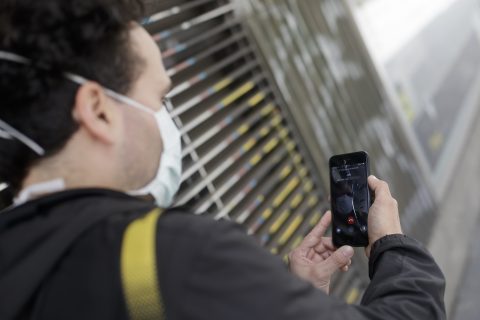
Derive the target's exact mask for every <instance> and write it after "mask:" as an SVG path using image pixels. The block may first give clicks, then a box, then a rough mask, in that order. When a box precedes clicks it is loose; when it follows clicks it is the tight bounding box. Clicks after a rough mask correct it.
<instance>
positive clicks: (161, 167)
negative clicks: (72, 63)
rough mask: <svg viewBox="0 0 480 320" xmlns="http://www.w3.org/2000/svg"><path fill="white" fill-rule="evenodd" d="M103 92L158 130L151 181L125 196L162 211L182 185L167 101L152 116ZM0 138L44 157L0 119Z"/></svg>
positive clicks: (12, 57) (3, 55) (13, 57)
mask: <svg viewBox="0 0 480 320" xmlns="http://www.w3.org/2000/svg"><path fill="white" fill-rule="evenodd" d="M0 59H3V60H8V61H12V62H16V63H21V64H28V63H29V60H28V59H26V58H24V57H22V56H19V55H17V54H14V53H10V52H5V51H0ZM65 77H66V78H68V79H69V80H71V81H73V82H75V83H77V84H79V85H83V84H84V83H85V82H87V81H88V80H87V79H85V78H83V77H81V76H79V75H76V74H71V73H65ZM104 90H105V92H106V94H107V95H108V96H110V97H111V98H113V99H115V100H117V101H118V102H121V103H123V104H126V105H128V106H130V107H133V108H136V109H139V110H141V111H143V112H147V113H149V114H150V115H152V116H153V117H154V118H155V122H156V124H157V127H158V131H159V137H160V138H161V139H162V141H163V152H162V155H161V158H160V162H159V164H158V170H157V173H156V175H155V177H154V179H153V180H152V181H151V182H150V183H148V184H147V185H146V186H145V187H143V188H141V189H139V190H133V191H129V192H128V194H130V195H133V196H147V195H151V196H153V198H154V199H155V203H156V204H157V205H158V206H159V207H163V208H165V207H168V206H170V205H171V204H172V202H173V198H174V196H175V194H176V193H177V191H178V188H179V187H180V184H181V181H182V149H181V148H182V143H181V136H180V131H179V130H178V128H177V126H176V125H175V123H174V122H173V120H172V118H171V117H170V115H169V114H168V110H167V108H168V107H170V106H171V104H170V102H169V100H168V99H167V100H166V102H165V103H164V105H163V107H162V108H161V109H160V110H159V111H157V112H155V111H154V110H152V109H150V108H148V107H146V106H145V105H143V104H141V103H139V102H138V101H135V100H133V99H131V98H129V97H127V96H124V95H122V94H120V93H117V92H115V91H112V90H110V89H107V88H105V89H104ZM0 138H4V139H17V140H18V141H20V142H22V143H23V144H25V145H26V146H27V147H29V148H30V149H31V150H33V151H34V152H35V153H36V154H38V155H39V156H43V155H45V150H44V149H43V148H42V147H41V146H40V145H39V144H38V143H36V142H35V141H33V140H32V139H30V138H29V137H27V136H26V135H24V134H23V133H21V132H19V131H18V130H16V129H15V128H13V127H11V126H10V125H9V124H7V123H6V122H5V121H3V120H1V119H0Z"/></svg>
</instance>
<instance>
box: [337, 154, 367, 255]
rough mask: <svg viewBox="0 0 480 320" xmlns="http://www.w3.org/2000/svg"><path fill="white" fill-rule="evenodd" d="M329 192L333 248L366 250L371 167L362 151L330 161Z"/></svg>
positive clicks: (338, 156) (339, 156)
mask: <svg viewBox="0 0 480 320" xmlns="http://www.w3.org/2000/svg"><path fill="white" fill-rule="evenodd" d="M329 166H330V189H331V197H330V198H331V207H332V215H333V220H332V227H333V231H332V234H333V235H332V238H333V243H334V245H335V246H336V247H341V246H343V245H350V246H354V247H366V246H368V244H369V240H368V210H369V208H370V190H369V187H368V181H367V179H368V176H369V175H370V165H369V159H368V154H367V153H366V152H364V151H361V152H354V153H349V154H342V155H336V156H333V157H331V158H330V161H329Z"/></svg>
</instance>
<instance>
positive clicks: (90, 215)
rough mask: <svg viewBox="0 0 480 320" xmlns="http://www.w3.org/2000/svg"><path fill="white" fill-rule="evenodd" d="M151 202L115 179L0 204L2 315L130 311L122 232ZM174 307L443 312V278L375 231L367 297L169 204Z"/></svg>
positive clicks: (167, 244)
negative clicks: (316, 280) (324, 286)
mask: <svg viewBox="0 0 480 320" xmlns="http://www.w3.org/2000/svg"><path fill="white" fill-rule="evenodd" d="M152 209H153V206H152V204H150V203H148V202H145V201H141V200H137V199H135V198H132V197H129V196H127V195H124V194H122V193H117V192H113V191H108V190H94V189H92V190H90V189H89V190H75V191H65V192H61V193H57V194H53V195H50V196H47V197H43V198H40V199H37V200H34V201H30V202H28V203H26V204H24V205H22V206H19V207H16V208H11V209H7V210H5V211H4V212H2V213H0V319H2V320H7V319H11V318H18V319H48V320H54V319H103V320H105V319H116V320H121V319H127V315H126V307H125V301H124V297H123V294H122V286H121V280H120V264H119V261H120V248H121V241H122V237H123V232H124V230H125V228H126V226H127V225H128V224H129V223H130V222H131V221H133V220H134V219H136V218H138V217H140V216H142V215H144V214H146V213H148V212H149V211H150V210H152ZM157 241H158V243H157V249H158V252H157V258H158V266H159V271H158V273H159V275H158V278H159V282H160V287H161V292H162V295H163V299H164V304H165V307H166V313H167V319H208V320H215V319H222V320H235V319H239V320H240V319H241V320H245V319H249V320H251V319H262V320H266V319H274V320H283V319H295V320H298V319H303V320H308V319H311V320H314V319H315V320H320V319H329V320H333V319H342V320H348V319H355V320H362V319H382V320H386V319H388V320H393V319H402V320H405V319H445V310H444V305H443V292H444V286H445V282H444V278H443V275H442V273H441V271H440V270H439V268H438V266H437V265H436V264H435V262H434V260H433V259H432V257H431V256H430V254H429V253H428V252H427V251H426V250H425V249H424V248H423V247H422V245H421V244H420V243H418V242H416V241H415V240H412V239H410V238H408V237H405V236H399V235H397V236H389V237H385V238H383V239H381V240H379V241H378V242H377V243H375V245H374V246H373V249H372V254H371V258H370V277H371V280H372V281H371V284H370V285H369V287H368V289H367V291H366V293H365V295H364V297H363V300H362V304H361V305H347V304H346V303H345V302H343V301H341V300H339V299H336V298H333V297H329V296H327V295H326V294H324V293H323V292H321V291H320V290H317V289H315V288H313V287H312V286H311V285H310V284H308V283H306V282H304V281H302V280H300V279H298V278H297V277H296V276H294V275H292V274H290V273H289V272H288V270H287V268H286V267H285V265H284V264H283V263H282V261H281V260H280V259H279V258H277V257H274V256H272V255H271V254H270V253H268V252H267V251H266V250H264V249H263V248H261V247H259V246H258V245H257V244H256V242H255V241H254V240H253V239H252V238H250V237H248V236H246V235H245V233H244V231H243V229H242V228H241V227H239V226H237V225H235V224H233V223H231V222H226V221H213V220H212V219H210V218H208V217H205V216H196V215H192V214H188V213H185V212H182V210H180V209H171V210H169V211H168V212H166V213H165V214H164V215H163V216H162V217H161V218H160V219H159V222H158V233H157Z"/></svg>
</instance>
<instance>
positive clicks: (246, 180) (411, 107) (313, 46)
mask: <svg viewBox="0 0 480 320" xmlns="http://www.w3.org/2000/svg"><path fill="white" fill-rule="evenodd" d="M146 2H147V5H148V17H147V18H146V19H145V20H144V21H143V24H144V25H145V26H146V28H147V29H148V30H149V31H150V32H151V34H152V35H153V37H154V38H155V40H156V41H157V42H158V45H159V47H160V48H161V50H162V53H163V59H164V62H165V66H166V68H167V69H168V74H169V76H170V77H171V78H172V80H173V82H174V84H175V88H174V89H173V91H172V92H171V97H172V100H173V105H174V107H173V108H172V109H171V110H169V111H170V114H171V115H172V117H173V118H174V120H175V121H176V123H177V125H178V126H179V128H181V132H182V140H183V165H184V173H183V183H182V186H181V189H180V192H179V194H178V196H177V198H176V204H178V205H185V206H188V207H190V208H191V209H192V210H193V211H194V212H196V213H198V214H206V215H211V216H212V217H214V218H216V219H221V218H225V219H230V220H232V221H235V222H237V223H239V224H242V225H243V226H244V227H245V228H246V230H247V231H248V233H249V234H250V235H251V236H252V237H255V239H257V241H258V243H259V244H261V245H262V246H264V247H265V248H266V249H267V250H269V251H270V252H271V253H272V254H275V255H279V256H280V257H284V256H285V255H286V254H287V253H288V252H289V251H290V250H292V248H295V247H296V246H297V245H298V244H299V243H300V242H301V241H302V239H303V237H304V236H305V234H306V233H308V232H309V231H310V230H311V228H312V227H313V226H314V225H315V224H316V223H317V222H318V221H319V219H320V217H321V216H322V214H323V213H324V212H325V211H326V210H327V209H328V208H329V207H330V205H329V203H328V200H327V199H328V194H329V173H328V159H329V158H330V157H331V156H332V155H334V154H340V153H347V152H352V151H358V150H365V151H367V152H368V153H369V155H370V160H371V171H372V173H373V174H375V175H376V176H378V177H380V178H382V179H384V180H386V181H388V182H389V183H390V186H391V189H392V193H393V194H394V196H395V197H396V198H397V200H398V202H399V205H400V211H401V219H402V225H403V230H404V232H405V233H406V234H408V235H410V236H412V237H415V238H417V239H419V240H420V241H422V242H423V243H424V244H425V245H426V246H427V247H428V248H429V249H430V250H431V252H432V254H433V255H434V256H435V258H436V260H437V261H438V263H439V264H440V266H441V268H442V270H443V271H444V273H445V276H446V278H447V292H446V306H447V312H448V314H449V318H450V319H454V320H456V319H462V320H468V319H478V311H476V310H475V302H476V300H477V299H476V296H477V295H478V294H479V293H480V233H478V232H476V231H477V230H478V227H480V222H479V213H480V196H479V191H480V161H479V160H480V112H479V109H480V108H479V103H480V101H479V99H480V96H479V94H480V72H479V71H480V0H402V1H398V0H146ZM5 187H6V186H5V185H2V184H1V183H0V192H1V190H2V189H4V188H5ZM0 206H1V203H0ZM367 270H368V266H367V260H366V258H365V255H364V252H363V250H361V249H359V250H358V252H356V257H355V259H354V262H353V265H352V268H351V270H350V271H349V272H348V273H346V274H342V275H340V276H336V277H335V278H334V281H333V284H332V287H333V288H332V289H333V290H332V294H334V295H336V296H338V297H340V298H341V299H344V300H346V301H347V302H349V303H358V302H359V301H360V299H361V296H362V293H363V291H364V289H365V288H366V286H367V285H368V282H369V279H368V276H367V274H368V273H367Z"/></svg>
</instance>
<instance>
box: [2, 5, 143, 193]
mask: <svg viewBox="0 0 480 320" xmlns="http://www.w3.org/2000/svg"><path fill="white" fill-rule="evenodd" d="M143 10H144V8H143V3H142V1H140V0H1V3H0V50H5V51H11V52H14V53H16V54H19V55H22V56H25V57H28V58H29V59H30V60H31V61H32V64H31V65H21V64H16V63H12V62H8V61H3V60H0V99H1V100H0V101H1V102H0V119H3V120H4V121H6V122H7V123H9V124H10V125H11V126H12V127H14V128H16V129H17V130H19V131H21V132H22V133H24V134H25V135H27V136H28V137H30V138H32V139H33V140H34V141H36V142H37V143H38V144H40V145H41V146H42V147H43V148H44V149H45V150H46V156H52V155H53V154H55V153H57V152H58V151H59V150H61V149H62V148H63V147H64V146H65V144H66V143H67V141H68V140H69V139H70V137H71V136H72V135H73V133H74V132H75V131H76V130H78V125H77V123H76V122H75V121H74V119H73V117H72V107H73V104H74V98H75V94H76V91H77V90H78V85H76V84H74V83H72V82H70V81H68V80H66V79H65V77H64V76H63V73H64V72H66V71H68V72H72V73H76V74H79V75H82V76H84V77H85V78H88V79H91V80H94V81H98V82H99V83H100V84H102V85H104V86H106V87H109V88H111V89H113V90H115V91H118V92H120V93H124V94H125V93H128V91H129V90H130V87H131V85H132V84H133V82H134V81H135V80H136V78H137V77H138V75H139V73H140V72H141V70H140V69H141V62H142V61H141V59H140V58H139V57H138V56H137V55H135V53H134V50H132V47H131V42H130V38H129V31H130V29H131V28H132V25H133V24H132V23H133V22H134V21H138V20H139V19H140V18H141V17H142V16H143V12H144V11H143ZM38 160H39V157H38V156H37V155H36V154H35V153H34V152H33V151H31V150H30V149H28V147H26V146H24V145H23V144H22V143H20V142H18V141H16V140H6V139H1V138H0V183H1V182H6V183H8V184H9V186H10V195H13V194H16V193H17V192H18V191H19V189H20V188H21V185H22V181H23V180H24V179H25V177H26V176H27V174H28V171H29V168H31V167H32V165H34V164H35V162H36V161H38Z"/></svg>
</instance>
